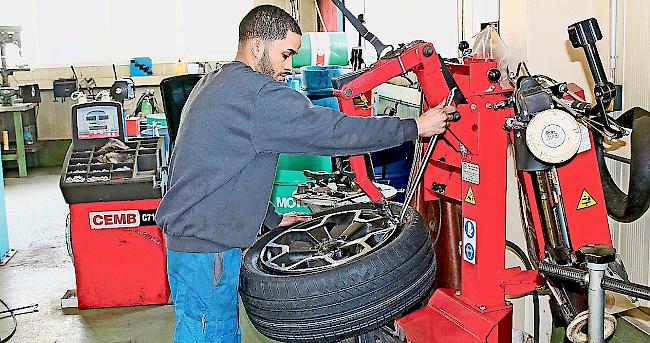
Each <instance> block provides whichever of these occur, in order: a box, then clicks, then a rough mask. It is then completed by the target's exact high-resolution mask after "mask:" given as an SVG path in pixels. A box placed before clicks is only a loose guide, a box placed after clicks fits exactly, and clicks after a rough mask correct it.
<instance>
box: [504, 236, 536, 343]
mask: <svg viewBox="0 0 650 343" xmlns="http://www.w3.org/2000/svg"><path fill="white" fill-rule="evenodd" d="M506 247H508V248H510V249H512V252H513V253H514V254H515V255H517V257H519V259H520V260H521V262H523V263H524V266H525V267H526V269H527V270H533V265H532V264H531V263H530V260H529V259H528V257H527V256H526V253H524V251H523V250H522V249H521V248H520V247H519V246H517V244H515V243H513V242H511V241H508V240H506ZM533 312H534V314H533V316H534V318H533V342H534V343H539V293H538V292H537V291H533Z"/></svg>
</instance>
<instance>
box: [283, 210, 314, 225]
mask: <svg viewBox="0 0 650 343" xmlns="http://www.w3.org/2000/svg"><path fill="white" fill-rule="evenodd" d="M308 220H311V216H310V215H308V214H307V213H299V212H289V213H285V214H283V215H282V220H281V221H280V224H279V225H278V227H286V226H291V225H294V224H297V223H302V222H306V221H308Z"/></svg>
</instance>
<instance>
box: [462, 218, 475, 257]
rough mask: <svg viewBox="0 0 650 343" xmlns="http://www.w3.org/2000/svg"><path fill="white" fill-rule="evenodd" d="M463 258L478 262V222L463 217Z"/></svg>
mask: <svg viewBox="0 0 650 343" xmlns="http://www.w3.org/2000/svg"><path fill="white" fill-rule="evenodd" d="M463 259H464V260H465V261H467V262H469V263H471V264H476V222H475V221H473V220H471V219H468V218H463Z"/></svg>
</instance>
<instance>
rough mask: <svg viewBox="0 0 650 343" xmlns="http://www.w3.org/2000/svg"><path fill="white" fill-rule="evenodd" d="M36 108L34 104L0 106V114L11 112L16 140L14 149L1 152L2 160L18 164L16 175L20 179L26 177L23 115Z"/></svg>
mask: <svg viewBox="0 0 650 343" xmlns="http://www.w3.org/2000/svg"><path fill="white" fill-rule="evenodd" d="M36 106H38V105H37V104H35V103H25V104H16V105H12V106H0V114H1V113H5V112H13V122H14V128H15V138H16V145H15V149H12V148H10V149H9V150H8V151H5V150H2V152H1V154H2V160H3V161H16V163H18V175H19V176H20V177H23V176H27V160H26V156H25V155H26V149H25V137H24V136H23V113H24V112H27V111H30V110H32V109H34V108H35V107H36ZM35 129H36V128H34V132H35Z"/></svg>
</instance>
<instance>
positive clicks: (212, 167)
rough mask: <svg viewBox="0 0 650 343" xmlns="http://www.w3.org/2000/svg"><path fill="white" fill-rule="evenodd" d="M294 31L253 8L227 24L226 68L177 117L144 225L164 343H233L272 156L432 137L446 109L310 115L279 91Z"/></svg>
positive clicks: (265, 215)
mask: <svg viewBox="0 0 650 343" xmlns="http://www.w3.org/2000/svg"><path fill="white" fill-rule="evenodd" d="M300 44H301V31H300V27H299V26H298V23H296V21H295V20H294V19H293V18H292V17H291V16H290V15H289V14H288V13H286V12H285V11H284V10H282V9H280V8H278V7H275V6H271V5H262V6H258V7H256V8H254V9H253V10H251V11H250V12H249V13H248V14H247V15H246V16H245V17H244V19H243V20H242V21H241V23H240V25H239V47H238V51H237V56H236V58H235V61H233V62H232V63H229V64H226V65H224V66H223V67H222V68H221V70H220V71H219V72H213V73H210V74H208V75H206V76H205V77H203V79H201V81H199V83H198V84H197V85H196V87H195V88H194V90H193V91H192V93H191V94H190V97H189V99H188V101H187V103H186V104H185V107H184V108H183V113H182V116H181V118H182V119H181V124H180V127H179V131H178V135H177V138H176V143H175V147H174V153H173V156H172V160H171V164H170V168H169V189H168V191H167V193H166V194H165V196H164V198H163V199H162V201H161V203H160V206H159V208H158V212H157V214H156V221H157V222H158V224H159V225H160V226H161V227H162V228H163V230H164V232H165V234H166V238H167V248H168V250H167V255H168V257H167V269H168V276H169V284H170V287H171V290H172V298H173V300H174V304H175V310H176V331H175V334H174V341H175V342H225V343H231V342H239V341H241V333H240V330H239V323H238V294H237V288H238V281H239V268H240V265H241V259H242V249H244V248H247V247H249V246H251V245H252V244H253V242H254V241H255V237H256V234H257V232H258V231H259V229H260V227H261V225H266V226H268V227H270V228H275V227H279V226H280V227H281V226H289V225H292V224H295V223H297V222H300V221H304V220H306V218H305V217H300V216H297V215H284V216H281V215H278V214H276V213H275V211H274V207H273V205H271V204H270V202H269V198H270V194H271V188H272V185H273V179H274V176H275V169H276V166H277V162H278V155H279V154H280V153H288V154H312V155H358V154H363V153H367V152H370V151H376V150H383V149H387V148H390V147H394V146H397V145H400V144H402V143H403V142H405V141H408V140H414V139H416V138H417V136H418V135H419V136H421V137H430V136H432V135H435V134H439V133H442V132H444V130H445V128H446V126H447V122H448V120H449V118H448V114H449V113H452V112H454V111H455V109H454V108H453V107H451V106H448V107H442V106H439V107H436V108H433V109H431V110H429V111H427V112H426V113H424V114H423V115H422V116H420V117H419V118H417V119H406V120H401V119H399V118H381V119H378V118H361V117H351V116H346V115H345V114H343V113H341V112H338V111H335V110H332V109H330V108H325V107H320V106H315V105H313V104H312V103H311V102H310V101H309V100H308V99H307V98H306V97H305V96H304V95H302V94H300V93H299V92H297V91H295V90H293V89H291V88H290V87H289V86H288V85H287V84H286V83H284V82H283V80H284V77H285V76H286V75H289V74H290V73H291V56H293V55H295V54H296V53H297V51H298V49H299V48H300Z"/></svg>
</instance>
